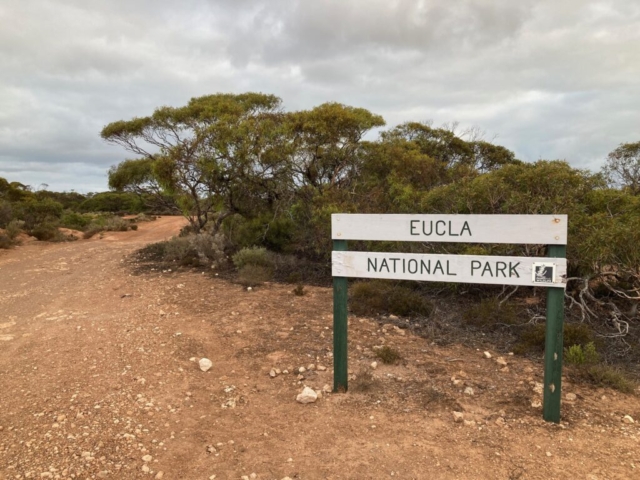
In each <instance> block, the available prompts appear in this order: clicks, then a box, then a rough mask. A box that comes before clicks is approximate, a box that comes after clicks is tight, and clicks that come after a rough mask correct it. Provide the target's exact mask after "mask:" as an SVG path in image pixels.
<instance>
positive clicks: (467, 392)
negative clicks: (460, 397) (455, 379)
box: [464, 387, 473, 397]
mask: <svg viewBox="0 0 640 480" xmlns="http://www.w3.org/2000/svg"><path fill="white" fill-rule="evenodd" d="M464 394H465V395H469V396H470V397H471V396H473V388H471V387H467V388H465V389H464Z"/></svg>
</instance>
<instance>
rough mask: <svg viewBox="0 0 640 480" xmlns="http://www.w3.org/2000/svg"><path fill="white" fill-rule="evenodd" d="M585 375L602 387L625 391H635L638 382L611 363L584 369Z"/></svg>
mask: <svg viewBox="0 0 640 480" xmlns="http://www.w3.org/2000/svg"><path fill="white" fill-rule="evenodd" d="M583 376H584V377H585V378H586V379H587V380H589V381H591V382H593V383H594V384H596V385H598V386H601V387H609V388H613V389H615V390H618V391H620V392H623V393H633V392H634V391H635V388H636V382H634V381H633V380H631V379H630V378H629V376H627V375H626V374H625V373H624V372H623V371H622V370H619V369H616V368H614V367H611V366H609V365H594V366H592V367H589V368H588V369H586V370H585V371H584V374H583Z"/></svg>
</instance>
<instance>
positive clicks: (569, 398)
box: [564, 393, 578, 402]
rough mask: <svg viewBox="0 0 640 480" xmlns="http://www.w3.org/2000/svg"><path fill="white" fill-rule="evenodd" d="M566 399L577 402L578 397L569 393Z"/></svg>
mask: <svg viewBox="0 0 640 480" xmlns="http://www.w3.org/2000/svg"><path fill="white" fill-rule="evenodd" d="M564 398H566V399H567V400H568V401H569V402H575V401H576V399H577V398H578V396H577V395H576V394H575V393H567V394H566V395H565V396H564Z"/></svg>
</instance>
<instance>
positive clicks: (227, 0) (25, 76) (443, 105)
mask: <svg viewBox="0 0 640 480" xmlns="http://www.w3.org/2000/svg"><path fill="white" fill-rule="evenodd" d="M245 91H260V92H265V93H274V94H276V95H278V96H280V97H281V98H282V99H283V101H284V106H285V108H286V109H289V110H297V109H304V108H310V107H313V106H315V105H318V104H320V103H323V102H326V101H338V102H342V103H345V104H348V105H353V106H359V107H364V108H367V109H369V110H371V111H373V112H375V113H378V114H381V115H382V116H383V117H384V118H385V119H386V121H387V124H388V126H393V125H396V124H398V123H401V122H404V121H409V120H413V121H426V120H431V121H433V122H434V124H435V125H440V124H443V123H446V122H452V121H457V122H459V124H460V127H459V128H460V130H464V129H465V128H469V127H478V128H479V129H481V130H482V131H484V132H485V138H486V139H488V140H493V141H495V142H496V143H498V144H501V145H504V146H505V147H507V148H509V149H511V150H513V151H514V152H515V153H516V155H517V157H518V158H520V159H523V160H527V161H534V160H537V159H540V158H543V159H566V160H567V161H569V162H570V163H571V164H572V165H574V166H576V167H580V168H591V169H594V170H595V169H598V168H599V167H600V165H601V164H602V162H603V160H604V158H605V157H606V155H607V153H608V152H610V151H611V150H613V149H614V148H615V147H616V146H617V145H618V144H620V143H623V142H636V141H640V1H638V0H627V1H625V0H616V1H598V2H596V1H587V0H552V1H546V0H535V1H534V0H517V1H516V0H455V1H454V0H424V1H418V0H416V1H409V0H323V1H319V0H317V1H311V0H308V1H302V0H301V1H293V0H288V1H286V0H264V1H257V0H256V1H252V0H217V1H214V0H209V1H206V0H182V1H180V2H177V1H173V0H171V1H170V0H49V1H47V0H1V1H0V176H1V177H5V178H8V179H9V180H12V181H14V180H15V181H20V182H22V183H26V184H30V185H33V186H38V185H39V184H42V183H46V184H48V185H49V189H54V190H70V189H75V190H77V191H80V192H88V191H98V190H104V189H106V171H107V169H108V168H109V166H111V165H113V164H115V163H118V162H119V161H121V160H123V159H124V158H125V157H126V152H124V151H123V150H122V149H120V148H118V147H116V146H111V145H107V144H106V143H104V142H103V141H102V140H101V138H100V136H99V132H100V130H101V129H102V127H103V126H104V125H106V124H107V123H109V122H112V121H115V120H120V119H129V118H131V117H134V116H144V115H148V114H150V113H152V111H153V109H154V108H156V107H158V106H160V105H172V106H180V105H184V104H185V103H186V102H187V101H188V100H189V98H191V97H194V96H200V95H205V94H210V93H216V92H234V93H240V92H245Z"/></svg>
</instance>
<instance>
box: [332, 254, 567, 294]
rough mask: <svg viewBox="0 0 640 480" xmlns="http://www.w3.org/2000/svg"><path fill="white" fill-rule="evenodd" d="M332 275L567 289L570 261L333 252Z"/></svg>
mask: <svg viewBox="0 0 640 480" xmlns="http://www.w3.org/2000/svg"><path fill="white" fill-rule="evenodd" d="M332 272H333V276H334V277H357V278H387V279H395V280H418V281H423V282H458V283H482V284H494V285H523V286H534V287H535V286H543V287H561V288H565V287H566V278H567V260H566V259H564V258H540V257H537V258H535V257H498V256H482V255H423V254H411V253H378V252H336V251H334V252H333V253H332Z"/></svg>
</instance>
